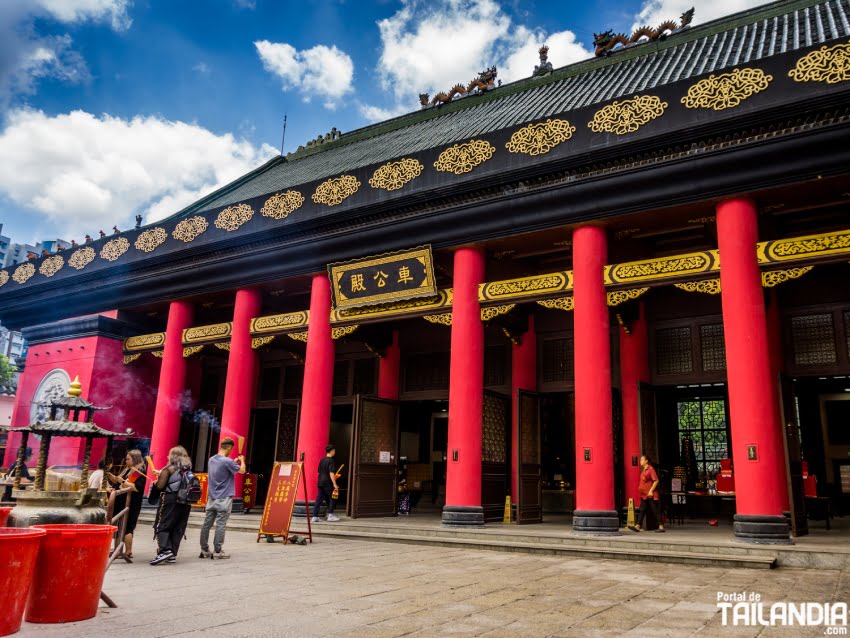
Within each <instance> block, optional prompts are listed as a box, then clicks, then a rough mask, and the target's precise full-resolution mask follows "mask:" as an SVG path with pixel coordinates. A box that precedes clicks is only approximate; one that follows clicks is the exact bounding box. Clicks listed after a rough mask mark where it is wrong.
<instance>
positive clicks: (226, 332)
mask: <svg viewBox="0 0 850 638" xmlns="http://www.w3.org/2000/svg"><path fill="white" fill-rule="evenodd" d="M232 330H233V324H232V323H230V322H227V323H213V324H210V325H208V326H195V327H193V328H186V329H185V330H184V331H183V343H184V344H189V343H196V342H198V341H211V340H213V339H226V338H227V337H229V336H230V334H231V332H232Z"/></svg>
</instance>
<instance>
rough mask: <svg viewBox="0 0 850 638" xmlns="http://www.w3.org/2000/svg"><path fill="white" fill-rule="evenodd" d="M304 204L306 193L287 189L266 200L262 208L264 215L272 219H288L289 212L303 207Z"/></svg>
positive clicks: (261, 211)
mask: <svg viewBox="0 0 850 638" xmlns="http://www.w3.org/2000/svg"><path fill="white" fill-rule="evenodd" d="M303 204H304V195H302V194H301V193H299V192H298V191H286V192H285V193H275V194H274V195H272V196H271V197H269V198H268V199H267V200H266V203H265V204H263V207H262V208H261V209H260V213H262V215H263V217H271V218H272V219H286V218H287V217H289V214H290V213H292V212H294V211H296V210H298V209H299V208H301V206H302V205H303Z"/></svg>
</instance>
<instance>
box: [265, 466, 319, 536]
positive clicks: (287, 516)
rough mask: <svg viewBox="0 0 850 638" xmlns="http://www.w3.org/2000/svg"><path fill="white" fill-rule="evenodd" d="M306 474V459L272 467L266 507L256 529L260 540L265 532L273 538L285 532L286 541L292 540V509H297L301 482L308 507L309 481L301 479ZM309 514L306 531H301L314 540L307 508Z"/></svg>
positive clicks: (283, 534)
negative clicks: (302, 461) (258, 528)
mask: <svg viewBox="0 0 850 638" xmlns="http://www.w3.org/2000/svg"><path fill="white" fill-rule="evenodd" d="M303 474H304V464H303V463H281V462H277V463H275V464H274V466H273V467H272V473H271V480H269V491H268V494H267V495H266V504H265V507H263V518H262V519H260V530H259V532H258V533H257V542H258V543H259V542H260V538H261V537H263V536H265V537H266V538H270V539H273V538H275V537H277V536H282V537H283V542H284V544H286V543H287V541H288V540H289V532H290V529H289V526H290V525H291V523H292V511H293V510H294V509H295V499H296V495H297V493H298V484H299V483H301V484H302V485H303V486H304V503H305V506H306V507H308V509H309V502H308V500H307V484H306V483H304V482H303V481H302V480H301V479H302V475H303ZM307 514H308V516H307V532H306V533H305V532H298V533H299V534H305V536H306V537H307V538H308V539H310V542H311V543H312V542H313V527H312V525H311V524H310V516H309V514H310V512H309V511H308V512H307Z"/></svg>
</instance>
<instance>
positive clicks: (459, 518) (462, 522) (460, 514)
mask: <svg viewBox="0 0 850 638" xmlns="http://www.w3.org/2000/svg"><path fill="white" fill-rule="evenodd" d="M443 525H451V526H452V527H482V526H483V525H484V508H483V507H476V506H473V505H446V506H444V507H443Z"/></svg>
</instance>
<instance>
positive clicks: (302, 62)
mask: <svg viewBox="0 0 850 638" xmlns="http://www.w3.org/2000/svg"><path fill="white" fill-rule="evenodd" d="M254 46H255V47H256V48H257V54H258V55H259V56H260V60H262V62H263V68H265V69H266V71H269V72H270V73H273V74H274V75H276V76H278V77H279V78H280V79H281V80H283V90H284V91H287V90H289V89H297V90H298V91H299V92H300V93H301V96H302V98H303V99H304V101H305V102H309V101H310V100H311V99H312V98H313V97H320V98H324V100H325V101H324V105H325V107H327V108H330V109H333V108H335V107H336V105H337V103H338V102H339V100H340V98H342V97H343V96H344V95H346V94H347V93H350V92H351V91H352V90H353V87H352V80H353V79H354V63H353V62H352V60H351V58H350V57H349V56H348V54H346V53H345V52H344V51H340V50H339V49H338V48H336V46H331V47H326V46H324V45H323V44H318V45H316V46H314V47H312V48H310V49H304V50H303V51H298V50H297V49H296V48H295V47H293V46H292V45H290V44H287V43H285V42H269V41H268V40H258V41H257V42H254Z"/></svg>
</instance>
